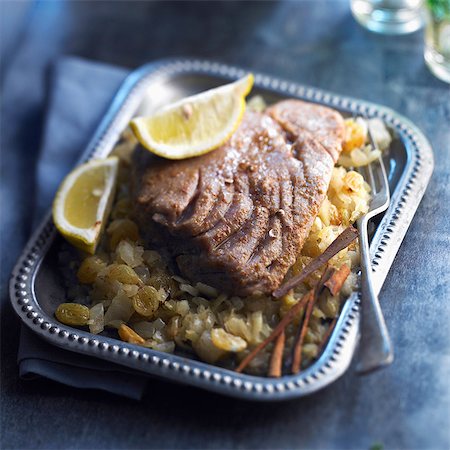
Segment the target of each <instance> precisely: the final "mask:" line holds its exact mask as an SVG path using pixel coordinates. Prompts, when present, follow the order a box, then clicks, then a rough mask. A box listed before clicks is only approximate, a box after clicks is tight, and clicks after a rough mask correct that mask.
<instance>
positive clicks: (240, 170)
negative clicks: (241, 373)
mask: <svg viewBox="0 0 450 450" xmlns="http://www.w3.org/2000/svg"><path fill="white" fill-rule="evenodd" d="M343 137H344V121H343V119H342V117H341V116H340V114H339V113H337V112H336V111H333V110H332V109H329V108H326V107H323V106H318V105H314V104H311V103H306V102H302V101H299V100H287V101H283V102H280V103H277V104H275V105H273V106H272V107H270V108H268V109H267V111H266V112H265V113H255V112H251V111H247V112H246V113H245V116H244V119H243V121H242V123H241V125H240V126H239V128H238V130H237V131H236V132H235V133H234V135H233V136H232V137H231V139H230V140H229V141H228V142H227V143H225V144H224V145H223V146H221V147H220V148H218V149H217V150H214V151H213V152H211V153H208V154H206V155H203V156H200V157H197V158H192V159H187V160H182V161H167V160H163V159H161V158H157V157H155V156H153V155H152V154H151V153H149V152H148V151H146V150H145V149H143V148H140V147H138V148H137V149H136V151H135V154H134V158H133V177H132V192H133V202H134V210H135V216H136V220H137V222H138V224H139V226H140V229H141V231H142V232H143V234H144V235H145V236H146V238H147V239H148V240H149V241H151V242H152V244H153V245H156V246H158V247H160V248H164V249H165V250H167V251H168V253H169V254H170V255H171V257H172V258H173V260H174V261H175V262H176V265H177V266H178V269H179V271H180V273H181V275H182V276H184V277H186V278H188V279H189V280H191V281H193V282H195V281H202V282H204V283H207V284H209V285H211V286H214V287H216V288H218V289H220V290H222V291H225V292H228V293H232V294H235V295H241V296H246V295H250V294H253V293H257V292H260V293H269V292H271V291H273V290H274V289H276V288H277V287H278V286H279V285H280V283H281V281H282V280H283V278H284V276H285V275H286V272H287V271H288V269H289V267H290V266H291V265H292V264H293V263H294V262H295V259H296V257H297V255H298V253H299V252H300V250H301V248H302V246H303V244H304V242H305V239H306V238H307V236H308V233H309V231H310V229H311V226H312V223H313V221H314V219H315V217H316V216H317V214H318V211H319V208H320V205H321V203H322V202H323V200H324V198H325V194H326V192H327V188H328V184H329V182H330V179H331V172H332V169H333V166H334V163H335V162H336V160H337V158H338V156H339V153H340V151H341V143H342V140H343Z"/></svg>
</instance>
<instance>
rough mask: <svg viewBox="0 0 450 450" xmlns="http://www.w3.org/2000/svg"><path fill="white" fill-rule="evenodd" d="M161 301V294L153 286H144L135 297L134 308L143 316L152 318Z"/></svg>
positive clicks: (133, 300)
mask: <svg viewBox="0 0 450 450" xmlns="http://www.w3.org/2000/svg"><path fill="white" fill-rule="evenodd" d="M161 300H162V299H161V294H160V293H159V292H158V291H157V290H156V289H155V288H154V287H153V286H142V287H141V288H140V289H139V291H138V293H137V294H136V295H135V296H133V299H132V302H133V308H134V310H135V311H136V312H137V313H138V314H140V315H141V316H144V317H151V316H153V314H154V313H155V311H156V310H157V309H158V307H159V303H160V301H161Z"/></svg>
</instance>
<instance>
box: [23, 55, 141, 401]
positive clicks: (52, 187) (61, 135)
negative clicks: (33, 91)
mask: <svg viewBox="0 0 450 450" xmlns="http://www.w3.org/2000/svg"><path fill="white" fill-rule="evenodd" d="M126 75H127V72H126V71H125V70H123V69H118V68H115V67H111V66H107V65H104V64H99V63H93V62H88V61H84V60H81V59H78V58H64V59H62V60H60V61H58V62H57V63H56V64H55V66H54V67H53V70H52V73H51V83H50V84H49V85H50V91H49V96H48V111H47V117H46V121H45V127H44V134H43V140H42V146H41V149H40V154H39V158H38V159H37V167H36V187H35V191H34V192H35V195H36V198H35V206H36V207H35V214H34V226H36V225H37V223H38V222H39V221H40V220H41V219H42V217H43V216H44V215H45V213H46V211H47V210H48V209H49V207H50V205H51V202H52V199H53V196H54V194H55V192H56V189H57V187H58V185H59V183H60V182H61V180H62V179H63V177H64V176H65V175H66V174H67V173H68V172H69V171H70V170H71V169H72V167H73V165H74V164H75V162H76V161H77V160H78V158H79V157H80V156H81V153H82V152H83V150H84V148H85V146H86V145H87V143H88V141H89V139H90V138H91V137H92V135H93V133H94V131H95V128H96V127H97V125H98V124H99V123H100V120H101V118H102V116H103V115H104V113H105V112H106V110H107V108H108V106H109V104H110V102H111V100H112V98H113V96H114V94H115V93H116V92H117V90H118V88H119V86H120V84H121V83H122V81H123V80H124V79H125V77H126ZM18 363H19V370H20V376H21V377H22V378H23V379H30V378H35V377H37V376H42V377H46V378H49V379H52V380H55V381H58V382H60V383H64V384H67V385H69V386H75V387H81V388H85V389H86V388H87V389H101V390H104V391H108V392H112V393H115V394H119V395H123V396H126V397H129V398H133V399H140V398H141V397H142V395H143V393H144V390H145V386H146V384H147V380H148V378H147V377H146V376H145V375H142V374H139V373H137V372H135V371H131V370H128V369H126V368H124V367H122V366H119V365H116V364H112V363H108V362H106V361H101V360H97V359H95V358H91V357H88V356H84V355H79V354H76V353H73V352H68V351H65V350H62V349H60V348H55V347H54V346H52V345H50V344H48V343H47V342H45V341H43V340H41V339H40V338H38V337H37V336H36V335H34V333H32V332H31V331H30V330H29V329H27V328H26V327H25V326H22V330H21V336H20V345H19V352H18Z"/></svg>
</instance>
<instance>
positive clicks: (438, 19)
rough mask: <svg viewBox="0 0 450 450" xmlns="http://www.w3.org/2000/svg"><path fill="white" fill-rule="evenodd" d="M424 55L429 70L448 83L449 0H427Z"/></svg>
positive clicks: (449, 80)
mask: <svg viewBox="0 0 450 450" xmlns="http://www.w3.org/2000/svg"><path fill="white" fill-rule="evenodd" d="M424 56H425V61H426V63H427V65H428V67H429V68H430V70H431V72H433V74H434V75H436V76H437V77H438V78H440V79H441V80H442V81H446V82H447V83H450V0H427V25H426V29H425V51H424Z"/></svg>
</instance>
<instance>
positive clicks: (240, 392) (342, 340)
mask: <svg viewBox="0 0 450 450" xmlns="http://www.w3.org/2000/svg"><path fill="white" fill-rule="evenodd" d="M245 73H246V71H244V70H242V69H239V68H236V67H230V66H226V65H223V64H218V63H215V62H209V61H198V60H191V59H169V60H162V61H158V62H156V63H152V64H148V65H145V66H143V67H142V68H140V69H138V70H136V71H135V72H133V73H132V74H131V75H130V76H129V77H128V78H127V79H126V80H125V82H124V83H123V85H122V87H121V88H120V90H119V92H118V93H117V95H116V96H115V98H114V100H113V102H112V105H111V107H110V109H109V111H108V112H107V114H106V116H105V118H104V119H103V121H102V122H101V124H100V126H99V128H98V129H97V132H96V133H95V135H94V137H93V139H92V140H91V142H90V144H89V145H88V147H87V149H86V151H85V153H84V154H83V157H82V158H81V161H85V160H88V159H90V158H93V157H104V156H106V155H107V154H108V153H109V152H110V151H111V149H112V148H113V147H114V145H115V143H116V142H117V140H118V138H119V136H120V133H121V132H122V130H123V129H124V128H125V127H126V126H127V124H128V122H129V121H130V119H131V118H132V117H133V116H134V115H136V114H142V113H146V112H150V111H151V110H153V109H155V108H158V107H159V106H161V105H164V104H166V103H167V102H170V101H173V100H175V99H178V98H181V97H184V96H187V95H190V94H193V93H196V92H200V91H203V90H205V89H208V88H212V87H215V86H217V85H220V84H222V83H224V82H228V81H229V80H233V79H235V78H237V77H240V76H243V75H244V74H245ZM255 93H257V94H262V95H263V96H264V98H265V99H266V100H267V101H268V102H273V101H277V100H280V99H283V98H286V97H296V98H301V99H305V100H308V101H312V102H317V103H321V104H324V105H329V106H331V107H333V108H335V109H337V110H339V111H341V112H342V113H343V114H344V115H345V116H348V115H352V114H363V115H365V116H367V117H379V118H381V119H382V120H383V121H384V122H385V123H386V124H387V125H388V126H389V127H390V128H391V129H392V130H393V131H394V133H395V135H396V137H395V139H394V141H393V143H392V145H391V148H390V151H389V154H387V155H385V164H386V168H387V171H388V174H389V181H390V187H391V193H392V200H391V205H390V207H389V209H388V210H387V212H386V213H385V214H384V216H383V217H382V219H381V220H380V219H379V220H378V221H377V222H375V223H374V225H375V233H374V235H373V238H372V241H371V247H370V250H371V255H372V264H373V280H374V286H375V289H376V291H377V292H379V291H380V289H381V287H382V285H383V282H384V280H385V278H386V275H387V273H388V271H389V268H390V266H391V264H392V262H393V260H394V257H395V255H396V253H397V251H398V249H399V247H400V244H401V242H402V240H403V237H404V236H405V233H406V230H407V229H408V226H409V224H410V222H411V220H412V218H413V215H414V213H415V211H416V209H417V206H418V205H419V202H420V200H421V198H422V196H423V194H424V192H425V189H426V186H427V184H428V181H429V178H430V176H431V173H432V171H433V153H432V150H431V147H430V145H429V143H428V141H427V140H426V138H425V137H424V136H423V134H422V133H421V132H420V131H419V130H418V129H417V128H416V127H415V126H414V125H413V124H412V123H411V122H410V121H409V120H407V119H405V118H404V117H402V116H400V115H398V114H397V113H396V112H394V111H392V110H390V109H388V108H385V107H383V106H379V105H376V104H372V103H368V102H365V101H361V100H355V99H352V98H347V97H341V96H339V95H335V94H332V93H329V92H325V91H322V90H318V89H315V88H311V87H305V86H300V85H298V84H295V83H292V82H289V81H283V80H280V79H277V78H273V77H270V76H266V75H262V74H255V86H254V89H253V92H252V94H255ZM81 161H80V162H81ZM61 243H62V239H61V238H60V237H59V236H58V235H57V233H56V230H55V227H54V225H53V222H52V220H51V214H50V213H49V214H48V216H47V218H46V219H45V220H44V221H43V222H42V224H41V225H40V227H39V229H38V230H37V231H36V232H35V233H34V235H33V236H32V237H31V239H30V241H29V242H28V244H27V246H26V248H25V250H24V252H23V254H22V256H21V257H20V259H19V261H18V263H17V265H16V267H15V268H14V271H13V274H12V279H11V283H10V293H11V302H12V305H13V307H14V309H15V311H16V312H17V314H18V315H19V317H20V318H21V319H22V321H23V322H24V323H25V325H27V326H28V327H29V328H30V329H31V330H33V331H34V332H35V333H37V334H38V335H39V336H41V337H42V338H44V339H46V340H47V341H49V342H50V343H52V344H54V345H57V346H59V347H62V348H65V349H67V350H70V351H74V352H79V353H84V354H87V355H90V356H94V357H97V358H101V359H105V360H108V361H112V362H115V363H117V364H121V365H123V366H128V367H131V368H133V369H137V370H140V371H142V372H145V373H147V374H149V375H152V376H156V377H159V378H163V379H168V380H173V381H176V382H179V383H185V384H188V385H193V386H197V387H200V388H203V389H208V390H211V391H216V392H219V393H222V394H226V395H230V396H235V397H241V398H247V399H254V400H278V399H288V398H293V397H300V396H303V395H307V394H310V393H312V392H314V391H317V390H318V389H321V388H323V387H324V386H326V385H328V384H330V383H331V382H333V381H335V380H336V379H337V378H338V377H340V376H341V375H342V374H343V373H344V372H345V371H346V369H347V368H348V366H349V365H350V362H351V359H352V356H353V354H354V352H355V349H356V345H357V342H358V337H359V325H360V315H359V299H358V294H356V293H355V294H353V295H352V296H351V297H350V298H349V299H348V300H347V301H346V302H345V304H344V306H343V310H342V312H341V315H340V317H339V320H338V323H337V326H336V328H335V330H334V332H333V334H332V336H331V339H330V340H329V343H328V345H327V348H326V349H325V351H324V353H323V354H322V356H321V357H320V359H318V360H317V361H316V362H315V363H314V364H313V365H312V366H310V367H309V368H308V369H306V370H304V371H303V372H301V373H299V374H298V375H286V376H283V377H282V378H279V379H274V378H264V377H256V376H250V375H245V374H238V373H235V372H233V371H230V370H225V369H223V368H220V367H215V366H213V365H210V364H206V363H202V362H200V361H196V360H195V359H190V358H186V357H182V356H178V355H170V354H165V353H160V352H157V351H154V350H150V349H147V348H144V347H139V346H136V345H132V344H128V343H125V342H122V341H119V340H117V339H114V338H110V337H107V336H102V335H93V334H90V333H88V332H86V331H81V330H78V329H74V328H71V327H68V326H65V325H63V324H61V323H58V322H57V321H56V320H55V318H54V315H53V313H54V311H55V309H56V307H57V305H58V304H59V303H61V302H62V301H63V300H64V298H65V291H64V288H63V286H62V282H61V276H60V273H59V269H58V263H57V257H56V255H57V253H58V249H59V248H60V246H61ZM394 344H395V343H394Z"/></svg>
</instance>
